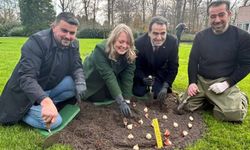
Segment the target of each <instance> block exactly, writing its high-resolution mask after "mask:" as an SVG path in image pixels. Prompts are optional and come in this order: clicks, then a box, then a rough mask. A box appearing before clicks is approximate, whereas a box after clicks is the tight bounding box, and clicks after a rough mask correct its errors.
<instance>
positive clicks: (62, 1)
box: [58, 0, 70, 12]
mask: <svg viewBox="0 0 250 150" xmlns="http://www.w3.org/2000/svg"><path fill="white" fill-rule="evenodd" d="M69 3H70V1H69V0H59V5H58V6H59V8H61V10H62V12H65V11H66V10H67V9H68V7H69Z"/></svg>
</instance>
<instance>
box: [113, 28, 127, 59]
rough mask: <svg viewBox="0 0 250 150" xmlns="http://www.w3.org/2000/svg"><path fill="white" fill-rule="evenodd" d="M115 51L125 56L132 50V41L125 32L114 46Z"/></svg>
mask: <svg viewBox="0 0 250 150" xmlns="http://www.w3.org/2000/svg"><path fill="white" fill-rule="evenodd" d="M114 48H115V51H116V52H117V53H118V54H119V55H124V54H125V53H126V52H127V51H128V50H129V48H130V40H129V38H128V35H127V34H126V33H125V32H121V33H120V34H119V36H118V38H117V39H116V41H115V44H114Z"/></svg>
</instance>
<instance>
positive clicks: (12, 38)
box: [0, 0, 250, 150]
mask: <svg viewBox="0 0 250 150" xmlns="http://www.w3.org/2000/svg"><path fill="white" fill-rule="evenodd" d="M209 2H211V0H75V1H73V0H55V1H51V0H0V93H1V92H2V90H3V88H4V85H5V84H6V82H7V80H8V79H9V77H10V75H11V73H12V71H13V69H14V67H15V65H16V63H17V62H18V60H19V58H20V49H21V47H22V45H23V43H24V42H25V41H26V40H27V37H28V36H29V35H31V34H32V33H34V32H37V31H39V30H42V29H45V28H48V27H49V26H50V24H51V23H52V21H53V20H54V18H55V16H56V14H58V13H60V12H62V11H70V12H73V13H75V14H76V15H77V17H78V19H79V21H80V23H81V25H80V28H79V30H78V34H77V36H78V38H79V40H80V51H81V52H80V53H81V57H82V59H84V58H85V57H86V56H87V55H88V54H89V53H90V52H91V51H92V50H93V48H94V47H95V44H96V43H98V42H100V41H101V40H102V39H103V38H106V37H107V35H108V33H109V31H110V30H111V29H112V28H113V27H114V26H115V25H116V24H118V23H126V24H127V25H129V26H130V27H131V28H132V29H133V32H134V35H135V37H137V36H138V35H140V34H142V33H143V32H146V31H147V23H148V21H149V19H150V18H151V17H152V16H155V15H162V16H165V17H166V18H167V19H168V22H169V32H170V33H172V34H174V32H175V25H176V24H177V23H179V22H185V23H186V24H187V25H188V28H189V30H187V31H186V33H185V35H184V37H183V38H182V40H183V41H192V39H193V36H194V34H195V33H196V32H198V31H199V30H202V29H204V28H206V27H207V26H208V22H207V14H206V8H207V6H208V3H209ZM231 3H232V6H231V10H232V11H233V16H232V20H231V23H232V24H236V20H237V19H236V18H237V13H238V8H239V7H240V6H247V5H249V3H250V2H248V0H232V1H231ZM191 46H192V43H191V42H189V43H183V42H182V43H181V45H180V49H179V64H180V66H179V72H178V75H177V77H176V80H175V82H174V84H173V89H174V90H175V91H177V92H183V91H184V90H185V89H186V87H187V84H188V77H187V64H188V56H189V52H190V49H191ZM249 83H250V77H249V75H248V76H247V77H246V78H245V79H243V80H242V81H241V82H240V83H239V84H238V85H239V87H240V88H241V90H242V91H244V92H245V93H246V94H247V95H249V96H250V85H249ZM248 110H249V109H248ZM203 118H204V122H205V123H206V125H207V130H206V132H205V133H204V134H203V137H202V139H200V140H198V141H197V142H196V143H194V144H192V145H190V146H189V147H187V149H192V150H200V149H202V150H215V149H216V150H232V149H234V150H247V149H250V117H249V115H248V116H247V117H246V119H245V121H244V122H243V123H242V124H233V123H228V122H221V121H218V120H216V119H214V118H213V116H212V113H211V112H204V113H203ZM44 140H45V138H44V137H43V136H41V135H40V134H39V133H38V132H36V131H35V130H34V129H33V128H30V127H28V126H26V125H24V124H22V123H20V124H17V125H14V126H0V149H4V150H5V149H6V150H7V149H8V150H9V149H11V150H12V149H14V150H16V149H17V150H19V149H31V150H33V149H42V148H41V147H42V143H43V141H44ZM72 140H73V139H72ZM50 149H55V150H57V149H71V148H70V145H60V144H56V145H54V146H53V147H51V148H50Z"/></svg>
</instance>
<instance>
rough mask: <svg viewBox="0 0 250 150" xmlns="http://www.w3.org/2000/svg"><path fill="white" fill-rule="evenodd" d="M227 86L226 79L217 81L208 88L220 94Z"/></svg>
mask: <svg viewBox="0 0 250 150" xmlns="http://www.w3.org/2000/svg"><path fill="white" fill-rule="evenodd" d="M227 88H229V84H228V83H227V81H224V82H217V83H214V84H212V85H210V86H209V88H208V90H211V91H213V92H214V93H216V94H220V93H222V92H224V91H225V90H226V89H227Z"/></svg>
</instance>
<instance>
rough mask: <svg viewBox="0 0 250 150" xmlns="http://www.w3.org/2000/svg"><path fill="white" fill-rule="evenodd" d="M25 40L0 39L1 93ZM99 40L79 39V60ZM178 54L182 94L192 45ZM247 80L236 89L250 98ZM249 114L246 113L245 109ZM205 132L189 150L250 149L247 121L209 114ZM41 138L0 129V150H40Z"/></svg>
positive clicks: (22, 129) (25, 130)
mask: <svg viewBox="0 0 250 150" xmlns="http://www.w3.org/2000/svg"><path fill="white" fill-rule="evenodd" d="M26 40H27V38H0V93H1V92H2V90H3V87H4V85H5V84H6V82H7V80H8V78H9V77H10V75H11V72H12V70H13V69H14V67H15V65H16V63H17V62H18V60H19V57H20V48H21V46H22V44H23V43H24V42H25V41H26ZM99 41H100V39H80V45H81V57H82V58H83V59H84V57H85V56H86V55H87V54H89V53H90V52H91V50H92V49H93V48H94V47H95V44H96V43H97V42H99ZM180 46H181V47H180V50H179V64H180V66H179V72H178V75H177V78H176V80H175V82H174V84H173V88H174V90H176V91H178V92H183V91H184V90H185V89H186V87H187V84H188V76H187V64H188V56H189V52H190V49H191V46H192V45H191V44H185V43H182V44H181V45H180ZM249 83H250V76H249V75H248V76H247V77H246V78H245V79H243V80H242V81H241V82H240V83H239V84H238V85H239V87H240V88H241V90H242V91H244V92H245V93H246V94H247V95H250V85H249ZM248 110H249V109H248ZM203 117H204V121H205V123H206V125H207V131H206V133H205V134H204V135H203V138H202V139H200V140H198V141H197V142H196V143H195V144H194V145H190V146H189V147H188V148H187V149H188V150H231V149H234V150H247V149H250V118H249V115H248V116H247V117H246V119H245V121H244V122H243V124H241V125H239V124H232V123H227V122H221V121H218V120H215V119H214V118H213V116H212V114H211V112H205V113H203ZM43 141H44V138H43V137H42V136H41V135H40V134H39V133H38V132H36V131H35V130H33V129H32V128H31V127H28V126H26V125H23V124H17V125H14V126H0V149H1V150H2V149H4V150H5V149H6V150H9V149H18V150H19V149H32V150H34V149H36V150H39V149H42V148H41V146H42V143H43ZM50 149H51V150H59V149H60V150H61V149H64V150H67V149H71V147H70V145H59V144H56V145H54V146H53V147H51V148H50Z"/></svg>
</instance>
